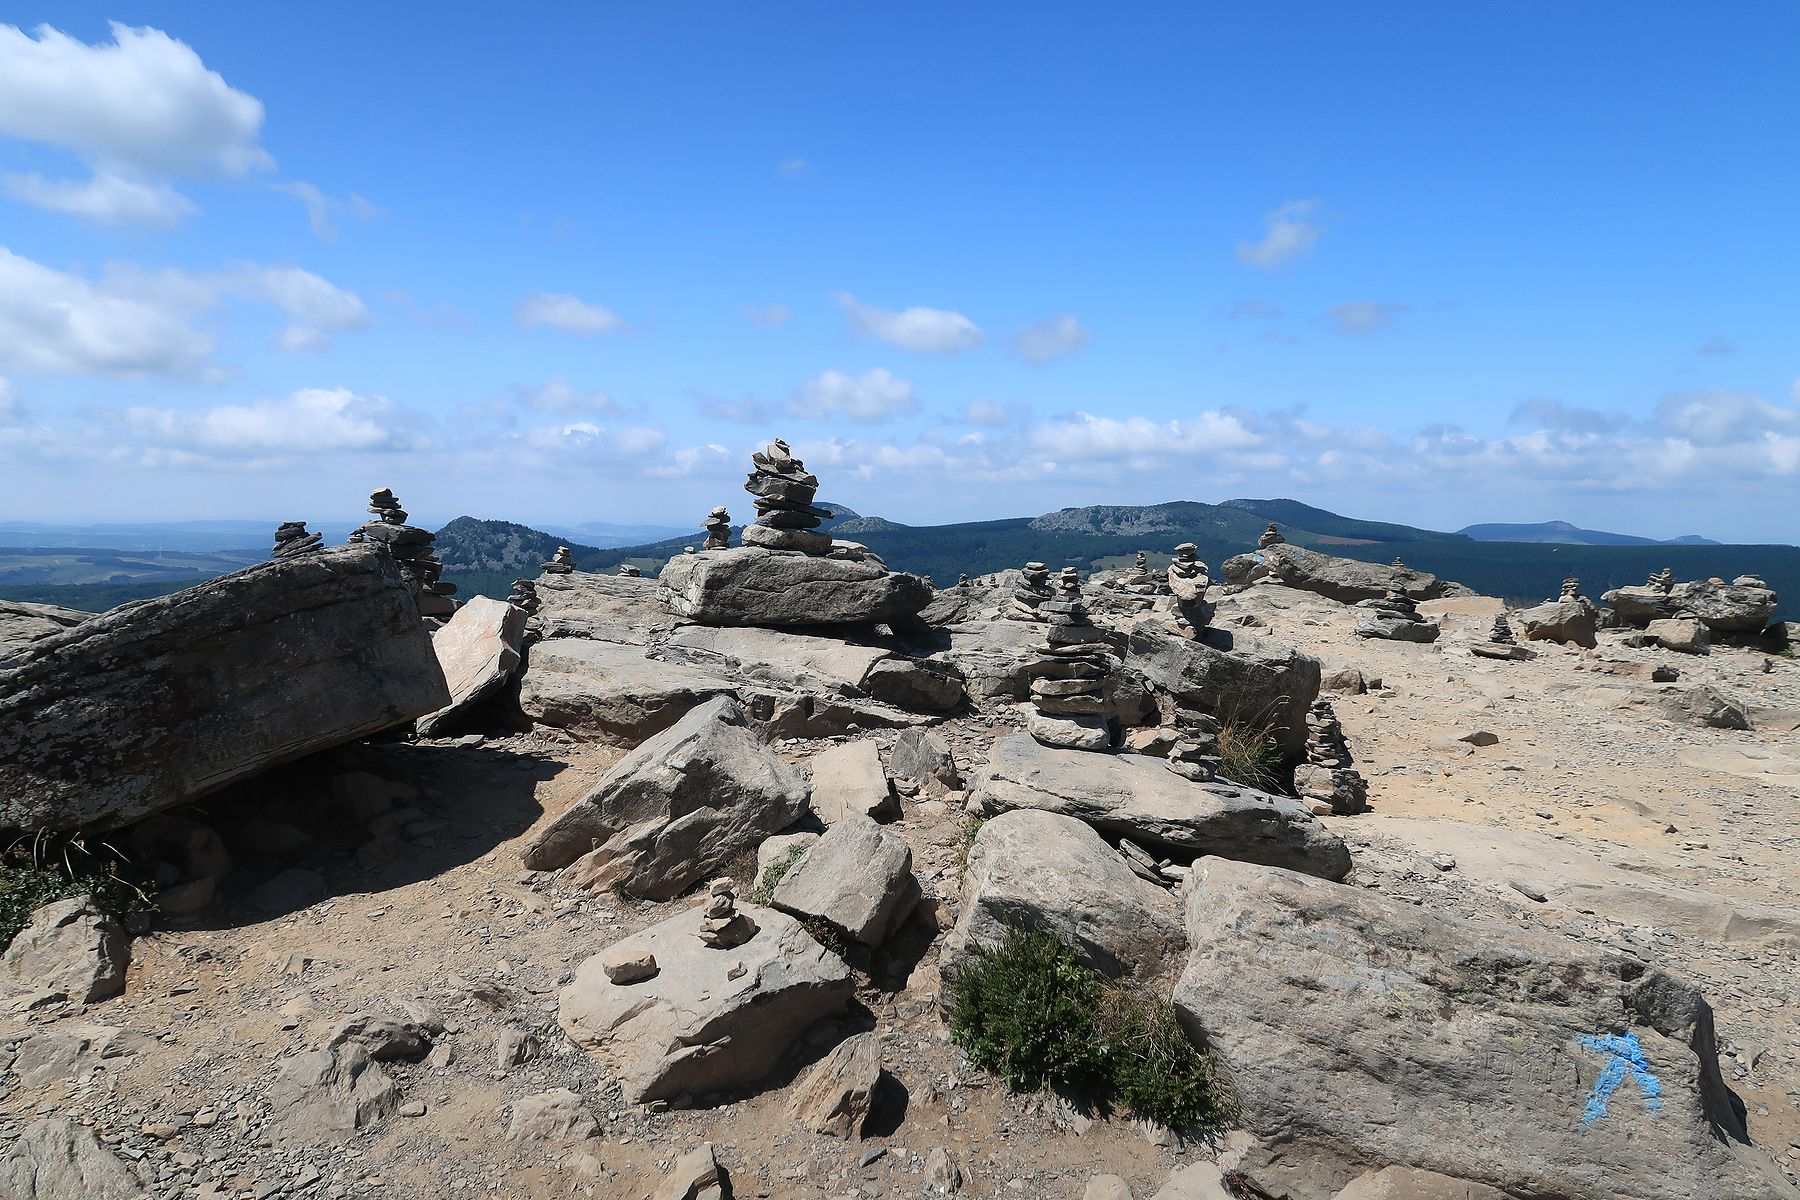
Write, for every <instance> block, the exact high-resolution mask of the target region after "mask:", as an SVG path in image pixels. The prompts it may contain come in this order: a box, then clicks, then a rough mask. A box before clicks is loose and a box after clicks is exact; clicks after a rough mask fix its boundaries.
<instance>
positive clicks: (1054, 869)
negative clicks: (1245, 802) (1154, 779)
mask: <svg viewBox="0 0 1800 1200" xmlns="http://www.w3.org/2000/svg"><path fill="white" fill-rule="evenodd" d="M1184 782H1185V781H1184ZM1008 929H1020V930H1025V931H1041V932H1044V933H1051V934H1055V935H1056V937H1057V938H1059V939H1060V940H1062V941H1063V942H1065V943H1067V944H1068V945H1069V946H1071V947H1072V948H1073V949H1074V951H1075V957H1076V958H1078V959H1080V960H1081V961H1082V962H1083V963H1086V964H1087V965H1088V966H1090V967H1092V968H1094V970H1096V971H1099V972H1100V973H1101V974H1102V975H1106V976H1109V977H1111V978H1114V979H1118V978H1131V979H1135V980H1137V981H1139V982H1143V983H1149V982H1151V981H1153V980H1157V979H1160V978H1162V977H1164V976H1166V975H1169V974H1171V973H1173V972H1174V971H1175V970H1176V969H1177V968H1179V966H1180V964H1181V957H1182V955H1183V953H1184V952H1185V951H1186V949H1187V935H1186V932H1185V931H1184V930H1183V928H1182V924H1181V915H1180V905H1179V904H1178V902H1177V901H1176V899H1175V897H1174V896H1172V895H1170V894H1169V893H1168V892H1166V891H1164V890H1163V889H1162V888H1160V887H1157V886H1156V885H1155V884H1153V883H1146V882H1145V881H1144V880H1142V879H1140V878H1138V876H1137V875H1136V874H1134V873H1133V872H1132V870H1131V868H1130V867H1128V866H1126V865H1125V859H1124V858H1123V857H1122V856H1121V855H1120V854H1119V852H1118V851H1117V850H1114V849H1113V848H1112V847H1111V846H1109V845H1107V844H1106V842H1105V841H1104V840H1103V839H1102V838H1101V837H1100V835H1099V834H1098V833H1095V832H1094V830H1093V829H1092V828H1091V827H1090V826H1088V825H1087V824H1086V823H1084V822H1082V821H1078V820H1076V819H1075V818H1074V817H1068V816H1063V815H1061V814H1060V813H1054V812H1039V811H1035V810H1030V809H1021V810H1018V811H1014V812H1006V813H1001V814H1000V815H999V816H997V817H994V818H993V819H992V820H990V821H987V822H985V823H984V824H983V825H982V826H981V829H980V830H979V831H978V832H977V833H976V834H975V842H974V844H973V845H972V846H970V847H969V863H968V867H967V868H966V869H965V871H964V872H963V884H962V908H961V911H960V913H959V914H958V916H957V919H956V927H955V928H954V929H952V930H951V931H950V933H949V936H947V937H946V938H945V939H944V945H943V948H942V949H941V950H940V951H939V954H938V970H939V972H940V973H941V974H942V975H943V977H944V978H945V979H954V978H955V977H956V976H957V975H958V974H960V973H961V972H962V970H963V969H964V967H965V966H966V965H967V964H968V963H969V962H970V961H971V960H972V959H973V958H974V955H975V951H976V950H977V949H982V948H985V949H989V950H993V949H997V948H998V947H999V946H1000V945H1001V943H1002V942H1004V941H1005V940H1006V933H1007V930H1008Z"/></svg>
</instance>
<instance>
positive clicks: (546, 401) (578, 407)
mask: <svg viewBox="0 0 1800 1200" xmlns="http://www.w3.org/2000/svg"><path fill="white" fill-rule="evenodd" d="M512 395H513V400H514V402H515V403H516V404H518V406H519V407H520V408H523V409H526V410H527V411H529V412H536V413H558V414H561V413H568V414H575V413H581V414H585V415H587V416H593V417H605V416H612V415H614V414H616V413H618V412H619V411H620V407H619V402H618V401H616V400H614V399H613V398H612V397H611V396H609V395H607V394H606V393H605V392H603V391H600V390H599V389H595V390H594V391H591V392H584V391H581V390H580V389H578V388H576V387H575V385H574V384H572V383H570V382H569V381H568V379H566V378H565V377H563V376H561V375H552V376H550V378H548V379H546V380H544V382H543V383H541V384H539V385H538V386H536V387H527V386H525V385H524V384H516V385H514V387H513V389H512Z"/></svg>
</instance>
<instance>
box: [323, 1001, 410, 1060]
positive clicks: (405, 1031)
mask: <svg viewBox="0 0 1800 1200" xmlns="http://www.w3.org/2000/svg"><path fill="white" fill-rule="evenodd" d="M349 1044H354V1045H358V1046H361V1047H362V1048H363V1049H364V1050H366V1051H368V1053H369V1057H370V1058H372V1059H374V1060H375V1061H376V1062H392V1061H394V1060H395V1059H399V1058H418V1057H419V1056H421V1055H423V1054H424V1053H425V1052H426V1051H427V1050H429V1049H431V1039H430V1038H428V1037H427V1036H425V1031H424V1030H423V1029H421V1028H419V1026H418V1025H416V1024H414V1023H413V1022H411V1021H401V1020H397V1019H395V1018H393V1017H384V1016H381V1015H380V1014H379V1013H353V1014H351V1015H350V1016H348V1017H346V1018H344V1019H343V1020H342V1021H339V1022H338V1023H337V1024H336V1025H334V1026H332V1028H331V1031H330V1032H329V1033H327V1034H326V1035H325V1046H324V1048H325V1049H327V1050H335V1049H337V1048H338V1047H339V1046H343V1045H349Z"/></svg>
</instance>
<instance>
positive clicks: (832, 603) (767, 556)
mask: <svg viewBox="0 0 1800 1200" xmlns="http://www.w3.org/2000/svg"><path fill="white" fill-rule="evenodd" d="M659 582H660V584H661V587H660V590H659V592H658V595H660V596H661V597H662V598H663V602H664V603H665V604H667V605H668V606H669V608H670V610H671V611H673V612H675V613H676V614H678V615H680V616H683V617H687V618H689V619H690V620H694V621H698V622H700V623H701V624H703V625H776V626H781V625H875V624H891V623H893V622H895V621H903V620H906V619H907V618H910V617H912V616H914V615H915V614H916V613H918V611H919V610H920V609H922V608H924V607H925V606H926V605H927V604H929V603H930V602H931V596H932V591H931V585H930V584H928V583H926V582H925V580H924V579H922V578H920V577H919V576H917V575H907V574H904V573H900V572H895V571H889V570H888V569H887V568H886V567H884V566H881V565H880V564H879V563H875V562H870V561H868V560H866V559H865V560H862V561H856V560H851V559H840V558H815V557H812V556H810V555H805V554H788V553H781V552H778V551H772V550H765V549H761V548H759V547H756V546H743V547H738V548H736V549H732V550H705V551H702V552H700V553H699V554H685V555H682V556H681V557H680V558H676V559H672V560H670V562H669V564H668V565H667V566H666V567H664V568H663V570H662V574H661V576H660V577H659Z"/></svg>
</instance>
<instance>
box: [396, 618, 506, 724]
mask: <svg viewBox="0 0 1800 1200" xmlns="http://www.w3.org/2000/svg"><path fill="white" fill-rule="evenodd" d="M524 636H525V610H524V609H522V608H515V607H513V606H512V605H511V604H508V603H507V602H506V601H504V600H492V599H489V598H488V597H486V596H471V597H470V598H469V600H468V602H467V603H465V604H464V605H463V606H462V607H461V608H459V609H457V610H456V615H455V616H453V617H451V618H450V620H449V621H448V622H446V623H445V625H444V627H443V628H442V629H440V630H438V631H437V632H436V633H434V634H432V636H431V650H432V653H434V654H435V655H437V660H438V666H439V667H441V668H443V672H444V682H445V683H446V684H447V685H448V686H449V688H450V703H449V704H448V705H446V706H445V707H443V708H440V709H438V710H437V711H436V712H434V713H428V714H426V715H425V716H423V717H420V718H419V720H418V724H417V725H416V726H415V728H416V729H417V730H418V733H419V736H420V737H434V736H436V732H437V730H439V729H441V728H444V727H446V726H448V725H449V724H451V722H452V721H453V720H454V719H455V718H456V717H457V716H458V715H460V714H462V713H465V712H467V711H468V710H469V709H471V708H473V707H474V706H475V705H476V704H479V703H480V702H481V701H483V700H485V699H487V698H488V697H489V696H491V695H493V693H494V692H495V691H496V690H497V689H498V688H499V687H500V686H501V685H502V684H504V683H505V682H506V681H507V680H508V679H510V678H512V674H513V672H514V671H516V670H518V667H519V663H520V661H521V659H520V639H521V638H523V637H524Z"/></svg>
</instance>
